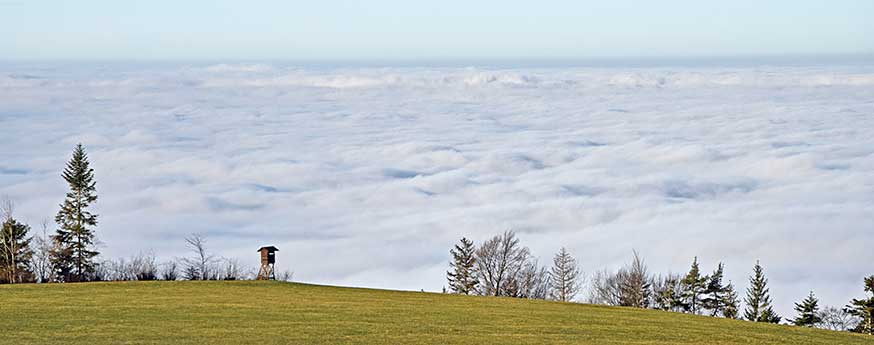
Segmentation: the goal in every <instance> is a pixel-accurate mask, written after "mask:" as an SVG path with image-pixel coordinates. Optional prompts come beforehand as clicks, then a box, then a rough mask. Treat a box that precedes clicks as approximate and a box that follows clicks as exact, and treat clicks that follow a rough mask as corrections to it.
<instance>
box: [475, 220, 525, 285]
mask: <svg viewBox="0 0 874 345" xmlns="http://www.w3.org/2000/svg"><path fill="white" fill-rule="evenodd" d="M529 255H530V254H529V251H528V248H525V247H522V246H521V245H520V244H519V239H517V238H516V234H515V233H513V231H509V230H508V231H505V232H504V233H503V234H502V235H498V236H495V237H492V238H491V239H490V240H488V241H486V242H485V243H483V245H482V246H480V248H479V249H477V251H476V256H477V259H476V263H477V269H478V272H479V279H480V292H481V294H483V295H492V296H508V295H509V292H510V291H509V290H508V289H507V288H508V286H507V285H508V282H510V281H512V280H513V278H514V277H517V275H518V274H519V272H520V271H521V270H522V269H523V268H524V266H525V263H526V262H527V261H528V257H529Z"/></svg>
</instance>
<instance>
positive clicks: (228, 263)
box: [221, 259, 245, 280]
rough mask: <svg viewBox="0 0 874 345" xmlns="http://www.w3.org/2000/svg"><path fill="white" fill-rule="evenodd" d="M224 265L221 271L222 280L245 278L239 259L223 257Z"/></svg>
mask: <svg viewBox="0 0 874 345" xmlns="http://www.w3.org/2000/svg"><path fill="white" fill-rule="evenodd" d="M224 262H225V267H224V272H223V273H222V276H221V279H222V280H242V279H243V278H245V274H244V273H243V271H244V269H243V268H242V266H241V265H240V260H237V259H224Z"/></svg>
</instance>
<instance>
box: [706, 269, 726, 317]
mask: <svg viewBox="0 0 874 345" xmlns="http://www.w3.org/2000/svg"><path fill="white" fill-rule="evenodd" d="M723 271H724V266H723V264H722V263H721V262H720V263H719V266H717V267H716V270H715V271H713V274H711V275H710V279H709V280H708V281H707V287H706V288H705V289H704V297H703V298H702V299H701V306H702V307H703V308H704V309H708V310H710V316H718V315H720V314H721V313H722V312H723V311H724V310H725V308H726V306H727V304H728V303H727V301H726V295H727V292H728V291H727V289H726V286H725V285H722V277H723V274H724V273H723Z"/></svg>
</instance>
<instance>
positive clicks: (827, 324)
mask: <svg viewBox="0 0 874 345" xmlns="http://www.w3.org/2000/svg"><path fill="white" fill-rule="evenodd" d="M817 315H818V316H819V318H820V319H822V321H820V322H819V323H817V324H816V327H817V328H822V329H829V330H832V331H847V330H849V329H851V328H853V327H855V326H856V325H857V324H859V321H860V319H859V318H858V317H855V316H853V315H851V314H850V313H848V312H847V311H846V310H844V309H843V308H837V307H832V306H828V307H825V308H822V310H820V311H819V313H817Z"/></svg>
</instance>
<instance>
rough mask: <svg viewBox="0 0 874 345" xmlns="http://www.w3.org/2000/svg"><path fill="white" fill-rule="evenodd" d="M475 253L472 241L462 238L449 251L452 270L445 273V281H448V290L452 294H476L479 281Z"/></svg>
mask: <svg viewBox="0 0 874 345" xmlns="http://www.w3.org/2000/svg"><path fill="white" fill-rule="evenodd" d="M475 253H476V248H475V247H474V245H473V241H471V240H468V239H467V238H462V239H461V241H460V242H459V244H456V245H455V248H454V249H451V250H450V251H449V254H451V255H452V261H451V262H450V263H449V266H450V267H452V270H451V271H448V272H446V279H447V280H449V289H450V290H451V291H452V292H453V293H458V294H465V295H469V294H471V293H474V292H476V286H477V283H478V282H479V280H478V278H477V276H476V255H475Z"/></svg>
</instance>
